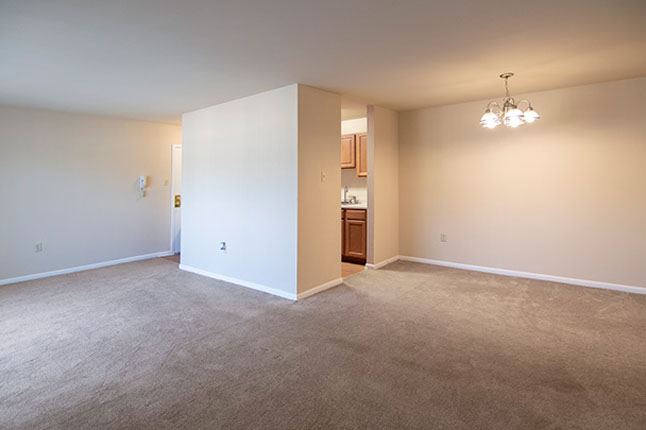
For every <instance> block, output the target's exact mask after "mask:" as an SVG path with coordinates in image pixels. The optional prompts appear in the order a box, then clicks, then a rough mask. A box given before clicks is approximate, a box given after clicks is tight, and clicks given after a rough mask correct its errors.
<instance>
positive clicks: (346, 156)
mask: <svg viewBox="0 0 646 430" xmlns="http://www.w3.org/2000/svg"><path fill="white" fill-rule="evenodd" d="M355 149H356V143H355V137H354V134H345V135H343V136H341V168H342V169H354V168H355V167H356V165H357V157H356V150H355Z"/></svg>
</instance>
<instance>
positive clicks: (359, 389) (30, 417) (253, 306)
mask: <svg viewBox="0 0 646 430" xmlns="http://www.w3.org/2000/svg"><path fill="white" fill-rule="evenodd" d="M0 428H2V429H45V428H60V429H496V430H499V429H613V430H617V429H640V430H643V429H646V296H639V295H630V294H626V293H618V292H610V291H603V290H595V289H589V288H582V287H574V286H567V285H559V284H554V283H548V282H541V281H532V280H524V279H517V278H508V277H502V276H495V275H487V274H481V273H474V272H467V271H459V270H455V269H446V268H440V267H434V266H427V265H421V264H415V263H406V262H398V263H394V264H392V265H390V266H387V267H386V268H384V269H382V270H378V271H365V272H361V273H358V274H356V275H353V276H351V277H349V278H347V279H346V280H345V284H344V285H342V286H340V287H337V288H335V289H332V290H330V291H328V292H324V293H322V294H319V295H316V296H313V297H311V298H309V299H306V300H304V301H302V302H298V303H292V302H290V301H287V300H284V299H280V298H277V297H273V296H269V295H266V294H263V293H259V292H255V291H252V290H248V289H245V288H242V287H237V286H234V285H231V284H226V283H223V282H218V281H215V280H212V279H208V278H203V277H200V276H198V275H194V274H190V273H185V272H181V271H179V270H178V268H177V264H174V263H173V262H171V261H168V260H165V259H161V258H160V259H154V260H149V261H142V262H137V263H130V264H125V265H121V266H114V267H109V268H104V269H98V270H93V271H89V272H83V273H77V274H71V275H65V276H60V277H56V278H49V279H42V280H38V281H32V282H26V283H22V284H14V285H9V286H4V287H0Z"/></svg>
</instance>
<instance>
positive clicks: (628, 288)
mask: <svg viewBox="0 0 646 430" xmlns="http://www.w3.org/2000/svg"><path fill="white" fill-rule="evenodd" d="M399 259H400V260H403V261H413V262H416V263H424V264H434V265H437V266H445V267H454V268H456V269H464V270H474V271H477V272H485V273H493V274H496V275H503V276H516V277H518V278H529V279H539V280H541V281H551V282H560V283H563V284H572V285H579V286H582V287H591V288H602V289H606V290H615V291H624V292H627V293H636V294H646V288H642V287H637V286H633V285H622V284H613V283H610V282H600V281H589V280H586V279H577V278H566V277H563V276H554V275H545V274H542V273H531V272H521V271H517V270H508V269H498V268H495V267H485V266H475V265H472V264H463V263H453V262H450V261H443V260H430V259H427V258H419V257H408V256H405V255H400V256H399Z"/></svg>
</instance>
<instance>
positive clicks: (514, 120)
mask: <svg viewBox="0 0 646 430" xmlns="http://www.w3.org/2000/svg"><path fill="white" fill-rule="evenodd" d="M503 122H504V123H505V125H506V126H508V127H513V128H516V127H518V126H519V125H523V124H525V121H524V120H523V111H522V110H520V109H518V108H517V107H515V106H513V105H512V107H511V109H509V110H508V111H507V112H506V113H505V117H504V119H503Z"/></svg>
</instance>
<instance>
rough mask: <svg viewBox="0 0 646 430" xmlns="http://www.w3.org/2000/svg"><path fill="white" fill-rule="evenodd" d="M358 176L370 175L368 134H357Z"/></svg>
mask: <svg viewBox="0 0 646 430" xmlns="http://www.w3.org/2000/svg"><path fill="white" fill-rule="evenodd" d="M355 140H356V144H355V146H356V151H355V152H356V154H357V155H356V158H357V161H356V163H357V176H359V177H365V176H368V134H366V133H362V134H357V137H356V139H355Z"/></svg>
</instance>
